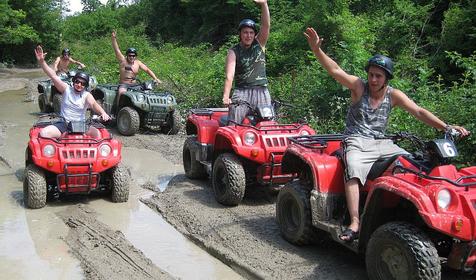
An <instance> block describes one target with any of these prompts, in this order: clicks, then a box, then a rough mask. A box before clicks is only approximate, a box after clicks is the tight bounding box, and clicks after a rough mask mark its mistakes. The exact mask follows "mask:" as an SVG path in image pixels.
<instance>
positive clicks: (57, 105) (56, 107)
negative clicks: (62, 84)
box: [53, 93, 63, 114]
mask: <svg viewBox="0 0 476 280" xmlns="http://www.w3.org/2000/svg"><path fill="white" fill-rule="evenodd" d="M62 101H63V96H62V95H61V94H59V93H58V94H55V95H54V96H53V112H55V113H58V114H59V113H61V102H62Z"/></svg>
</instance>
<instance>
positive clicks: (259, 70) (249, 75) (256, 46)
mask: <svg viewBox="0 0 476 280" xmlns="http://www.w3.org/2000/svg"><path fill="white" fill-rule="evenodd" d="M254 1H255V2H256V3H258V4H259V5H261V29H260V31H259V32H258V33H257V29H256V24H255V22H254V21H253V20H251V19H244V20H242V21H241V22H240V24H239V26H238V31H239V36H240V42H239V43H238V44H237V45H236V46H234V47H233V48H231V49H229V50H228V55H227V56H226V65H225V85H224V87H223V104H224V105H225V106H229V105H230V104H231V103H233V104H232V106H230V109H229V112H228V117H229V120H230V121H233V122H235V123H238V124H240V123H241V122H242V121H243V119H244V118H245V117H246V115H247V114H248V113H249V110H250V108H249V107H248V106H247V105H245V104H238V105H235V104H237V103H239V101H246V102H248V103H249V104H250V105H251V106H252V107H256V106H258V105H270V104H271V96H270V94H269V91H268V79H267V78H266V57H265V46H266V42H267V41H268V37H269V29H270V15H269V9H268V3H267V0H254ZM256 33H257V34H256ZM233 79H234V80H235V89H234V91H233V96H232V97H231V99H230V91H231V88H232V84H233Z"/></svg>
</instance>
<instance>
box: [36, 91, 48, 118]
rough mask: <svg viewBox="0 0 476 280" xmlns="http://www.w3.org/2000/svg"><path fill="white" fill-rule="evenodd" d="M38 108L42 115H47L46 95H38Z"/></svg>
mask: <svg viewBox="0 0 476 280" xmlns="http://www.w3.org/2000/svg"><path fill="white" fill-rule="evenodd" d="M38 107H40V112H41V113H47V108H46V103H45V94H44V93H42V94H40V95H38Z"/></svg>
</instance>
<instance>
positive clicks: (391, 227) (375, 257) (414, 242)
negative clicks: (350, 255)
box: [365, 222, 441, 280]
mask: <svg viewBox="0 0 476 280" xmlns="http://www.w3.org/2000/svg"><path fill="white" fill-rule="evenodd" d="M365 261H366V265H367V273H368V275H369V278H370V279H381V280H383V279H415V280H433V279H441V264H440V259H439V256H438V252H437V250H436V248H435V246H434V245H433V242H432V241H431V240H430V239H429V238H428V236H427V235H426V234H425V233H424V232H423V231H422V230H420V229H419V228H417V227H416V226H414V225H412V224H409V223H405V222H392V223H388V224H385V225H383V226H381V227H379V228H378V229H377V230H376V231H375V232H374V233H373V234H372V236H371V237H370V240H369V243H368V245H367V250H366V254H365Z"/></svg>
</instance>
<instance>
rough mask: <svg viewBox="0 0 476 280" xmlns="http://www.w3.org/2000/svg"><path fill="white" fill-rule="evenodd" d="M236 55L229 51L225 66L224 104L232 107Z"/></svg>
mask: <svg viewBox="0 0 476 280" xmlns="http://www.w3.org/2000/svg"><path fill="white" fill-rule="evenodd" d="M235 67H236V55H235V52H234V51H233V50H228V54H227V56H226V64H225V85H224V86H223V104H224V105H230V103H231V100H230V91H231V87H232V85H233V79H234V77H235Z"/></svg>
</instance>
